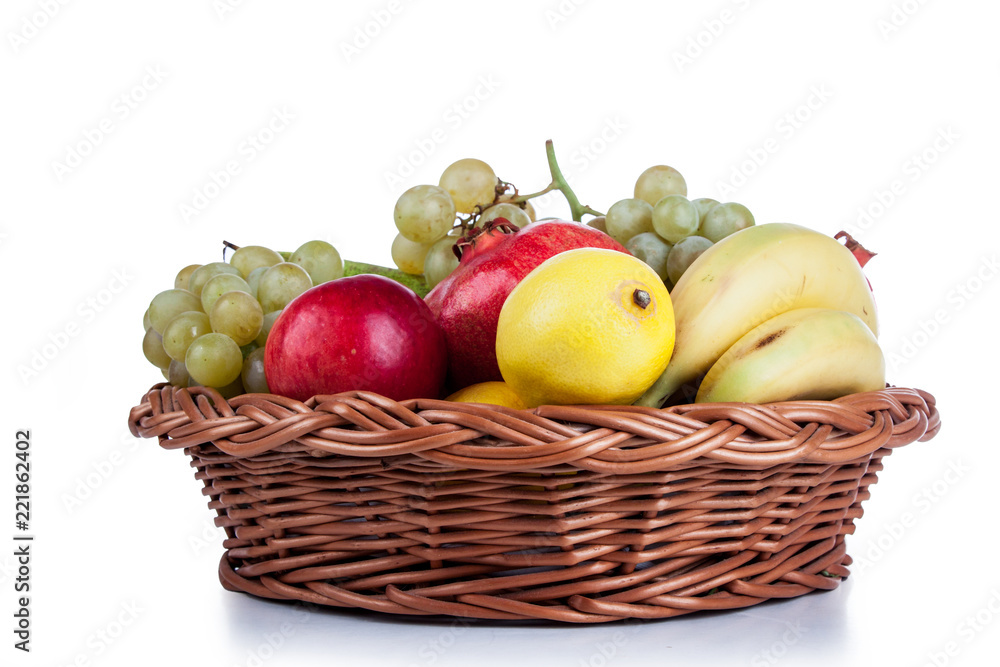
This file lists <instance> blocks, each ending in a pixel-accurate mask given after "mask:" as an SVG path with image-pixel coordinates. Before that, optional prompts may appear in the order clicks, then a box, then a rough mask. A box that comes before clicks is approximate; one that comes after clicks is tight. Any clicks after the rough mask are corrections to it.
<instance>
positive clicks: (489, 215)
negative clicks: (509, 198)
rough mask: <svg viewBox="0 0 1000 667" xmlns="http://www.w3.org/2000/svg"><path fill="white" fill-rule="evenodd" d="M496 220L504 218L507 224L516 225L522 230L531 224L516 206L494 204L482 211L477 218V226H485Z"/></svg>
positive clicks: (529, 219) (524, 213) (525, 214)
mask: <svg viewBox="0 0 1000 667" xmlns="http://www.w3.org/2000/svg"><path fill="white" fill-rule="evenodd" d="M497 218H506V219H507V222H510V223H512V224H514V225H516V226H517V228H518V229H524V228H525V227H527V226H528V225H530V224H531V218H529V217H528V214H527V213H526V212H525V211H523V210H522V209H521V207H520V206H518V205H517V204H494V205H493V206H490V207H489V208H488V209H486V210H485V211H483V214H482V215H481V216H480V217H479V225H480V226H482V225H485V224H486V223H487V222H489V221H490V220H496V219H497Z"/></svg>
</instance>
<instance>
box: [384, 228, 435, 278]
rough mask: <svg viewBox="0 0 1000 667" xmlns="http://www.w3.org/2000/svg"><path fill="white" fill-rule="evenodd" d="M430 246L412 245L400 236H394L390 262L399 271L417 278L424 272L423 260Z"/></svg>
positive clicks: (411, 242) (408, 240) (412, 243)
mask: <svg viewBox="0 0 1000 667" xmlns="http://www.w3.org/2000/svg"><path fill="white" fill-rule="evenodd" d="M431 245H432V244H426V245H425V244H423V243H414V242H413V241H411V240H410V239H408V238H406V237H405V236H403V235H402V234H396V238H394V239H393V240H392V248H390V252H391V253H392V261H393V262H395V263H396V266H397V267H399V270H400V271H403V272H404V273H409V274H411V275H414V276H419V275H420V274H421V273H423V272H424V259H425V258H426V257H427V253H428V251H430V249H431Z"/></svg>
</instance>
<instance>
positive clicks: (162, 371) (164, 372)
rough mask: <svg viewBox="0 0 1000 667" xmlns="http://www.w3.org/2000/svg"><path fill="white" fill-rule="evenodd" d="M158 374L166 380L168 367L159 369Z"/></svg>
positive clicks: (168, 378)
mask: <svg viewBox="0 0 1000 667" xmlns="http://www.w3.org/2000/svg"><path fill="white" fill-rule="evenodd" d="M160 375H162V376H163V379H164V380H167V381H169V380H170V370H169V369H167V368H161V369H160Z"/></svg>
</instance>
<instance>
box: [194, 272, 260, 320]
mask: <svg viewBox="0 0 1000 667" xmlns="http://www.w3.org/2000/svg"><path fill="white" fill-rule="evenodd" d="M226 292H246V293H247V294H250V285H248V284H247V281H245V280H243V279H242V278H240V277H239V276H236V275H233V274H231V273H220V274H219V275H217V276H213V277H212V279H211V280H209V281H208V282H207V283H205V286H204V287H202V288H201V309H202V310H203V311H205V312H206V313H211V312H212V306H213V305H214V304H215V300H216V299H218V298H219V297H220V296H222V295H223V294H225V293H226Z"/></svg>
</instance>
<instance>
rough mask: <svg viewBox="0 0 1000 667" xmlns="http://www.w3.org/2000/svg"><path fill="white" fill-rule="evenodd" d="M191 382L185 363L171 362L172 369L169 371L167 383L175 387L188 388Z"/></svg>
mask: <svg viewBox="0 0 1000 667" xmlns="http://www.w3.org/2000/svg"><path fill="white" fill-rule="evenodd" d="M190 381H191V376H190V375H188V370H187V368H186V367H185V366H184V362H183V361H171V362H170V368H168V369H167V382H169V383H170V384H172V385H174V386H175V387H186V386H188V382H190Z"/></svg>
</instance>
